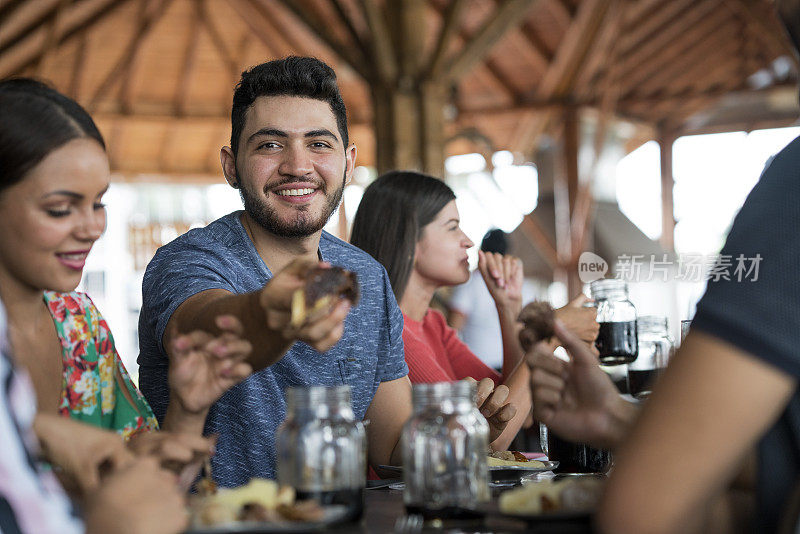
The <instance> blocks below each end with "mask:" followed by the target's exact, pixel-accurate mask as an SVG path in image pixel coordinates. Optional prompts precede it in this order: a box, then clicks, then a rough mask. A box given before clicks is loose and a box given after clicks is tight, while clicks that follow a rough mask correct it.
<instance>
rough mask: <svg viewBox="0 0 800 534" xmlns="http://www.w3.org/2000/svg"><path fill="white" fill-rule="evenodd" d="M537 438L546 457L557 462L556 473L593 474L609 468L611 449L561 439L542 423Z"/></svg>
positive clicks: (604, 471)
mask: <svg viewBox="0 0 800 534" xmlns="http://www.w3.org/2000/svg"><path fill="white" fill-rule="evenodd" d="M539 439H540V440H541V445H542V452H544V453H545V454H546V455H547V459H548V460H551V461H556V462H558V467H557V468H555V469H554V470H553V471H554V472H555V473H557V474H561V475H566V474H569V475H594V474H597V473H606V472H607V471H608V470H609V469H611V462H612V458H611V451H608V450H605V449H598V448H595V447H591V446H589V445H586V444H583V443H574V442H571V441H566V440H563V439H561V438H559V437H558V436H556V435H555V434H553V433H552V432H549V430H548V428H547V427H546V426H545V425H543V424H540V425H539Z"/></svg>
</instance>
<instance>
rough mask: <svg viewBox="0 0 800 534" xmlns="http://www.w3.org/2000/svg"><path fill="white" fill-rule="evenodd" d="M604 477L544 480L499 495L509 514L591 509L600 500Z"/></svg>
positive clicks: (585, 510) (501, 506)
mask: <svg viewBox="0 0 800 534" xmlns="http://www.w3.org/2000/svg"><path fill="white" fill-rule="evenodd" d="M602 492H603V477H591V478H588V477H587V478H582V479H566V480H559V481H556V482H553V481H552V480H544V481H541V482H536V483H535V484H528V485H527V486H523V487H521V488H518V489H513V490H510V491H507V492H505V493H503V494H501V495H500V510H501V511H502V512H503V513H506V514H516V515H535V514H542V513H548V512H591V511H593V510H594V509H595V508H596V507H597V504H598V503H599V502H600V497H601V496H602Z"/></svg>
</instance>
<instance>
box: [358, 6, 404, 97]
mask: <svg viewBox="0 0 800 534" xmlns="http://www.w3.org/2000/svg"><path fill="white" fill-rule="evenodd" d="M359 3H360V5H361V9H362V11H363V12H364V18H365V19H366V20H367V26H368V27H369V30H370V34H371V35H372V39H371V40H370V42H371V43H372V54H371V56H372V62H373V65H374V66H375V69H376V73H377V74H378V76H379V77H380V78H381V79H382V80H383V81H385V82H390V81H391V80H394V79H396V78H397V73H398V71H399V69H400V67H399V65H398V64H397V56H395V54H394V46H393V45H392V39H391V34H390V33H389V25H388V24H387V22H386V16H385V13H384V11H383V9H382V8H381V6H379V5H378V4H377V3H375V2H373V1H372V0H360V2H359Z"/></svg>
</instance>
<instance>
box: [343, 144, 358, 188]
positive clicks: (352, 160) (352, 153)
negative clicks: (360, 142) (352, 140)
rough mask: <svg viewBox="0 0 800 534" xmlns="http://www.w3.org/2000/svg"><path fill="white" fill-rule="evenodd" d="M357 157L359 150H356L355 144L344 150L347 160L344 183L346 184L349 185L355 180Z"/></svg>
mask: <svg viewBox="0 0 800 534" xmlns="http://www.w3.org/2000/svg"><path fill="white" fill-rule="evenodd" d="M357 155H358V150H357V149H356V145H354V144H350V146H348V147H347V148H345V149H344V158H345V168H344V182H345V183H346V184H349V183H350V180H352V179H353V170H354V169H355V168H356V156H357Z"/></svg>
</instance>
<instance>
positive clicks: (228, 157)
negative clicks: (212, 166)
mask: <svg viewBox="0 0 800 534" xmlns="http://www.w3.org/2000/svg"><path fill="white" fill-rule="evenodd" d="M219 161H220V163H221V164H222V173H223V174H224V175H225V180H226V181H227V182H228V185H230V186H231V187H233V188H234V189H239V186H240V184H239V176H238V175H237V172H236V158H235V157H234V156H233V150H231V147H229V146H224V147H222V148H221V149H220V151H219Z"/></svg>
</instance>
